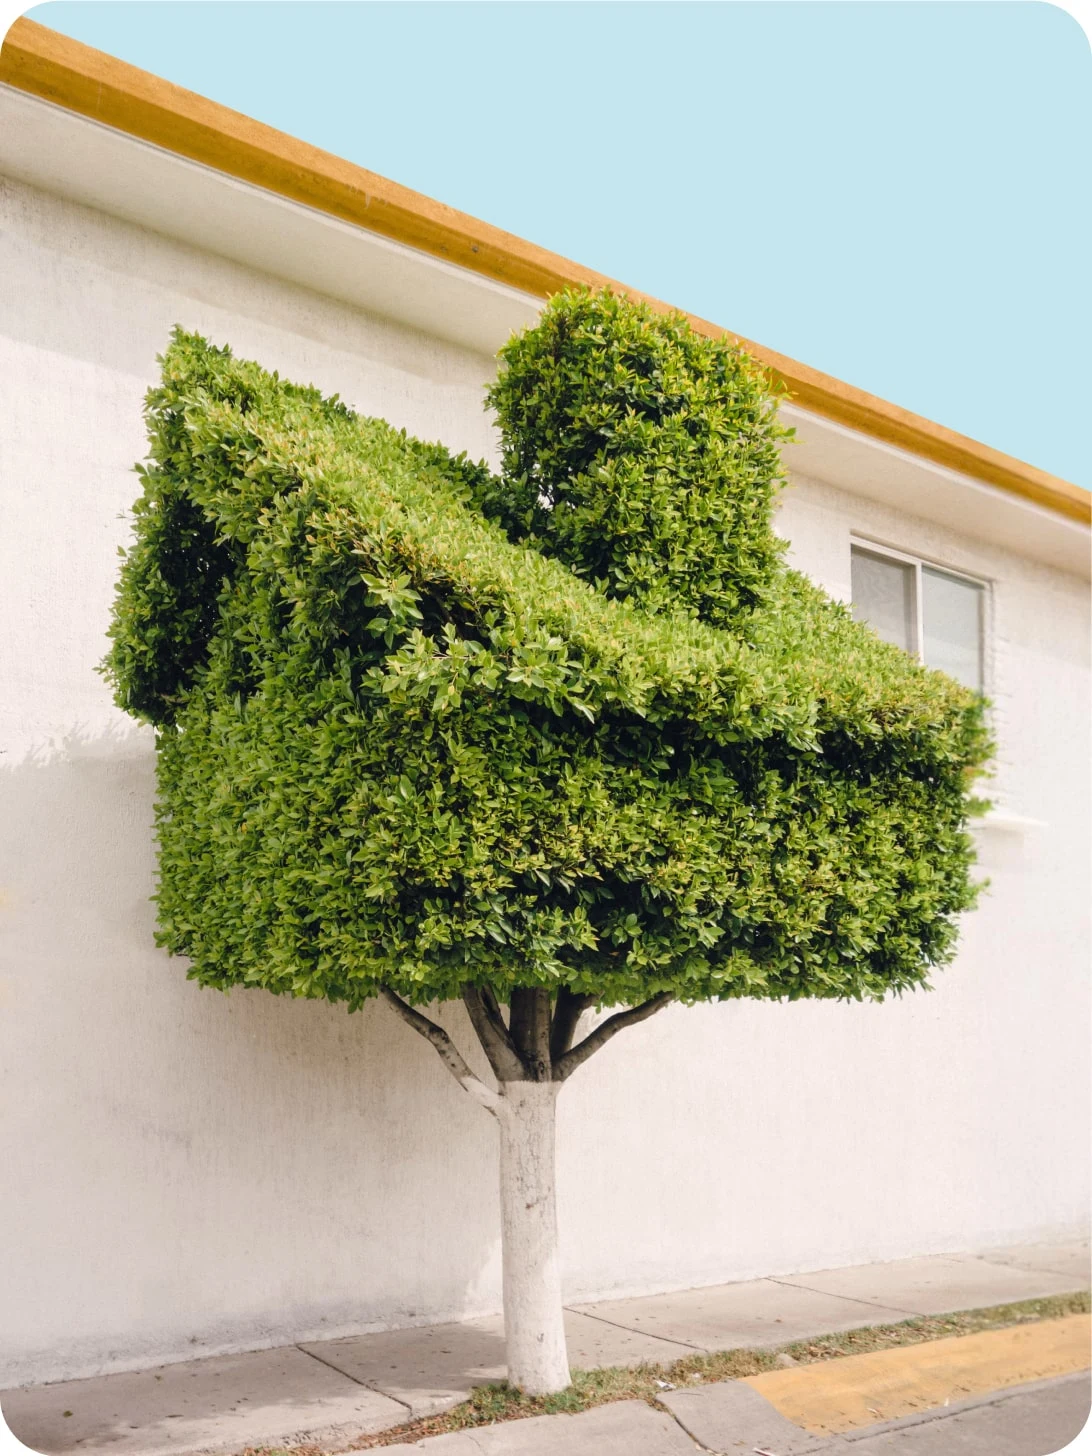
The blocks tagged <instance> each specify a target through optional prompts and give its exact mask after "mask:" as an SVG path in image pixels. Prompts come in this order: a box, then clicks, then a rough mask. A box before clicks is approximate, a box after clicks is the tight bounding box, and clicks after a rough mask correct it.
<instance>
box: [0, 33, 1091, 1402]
mask: <svg viewBox="0 0 1092 1456" xmlns="http://www.w3.org/2000/svg"><path fill="white" fill-rule="evenodd" d="M0 83H2V84H0V373H2V378H3V391H2V399H3V408H2V411H0V480H2V482H3V491H4V520H5V527H6V529H5V531H4V533H3V539H2V541H0V551H2V553H3V558H4V559H3V563H2V566H0V572H2V577H0V579H2V580H3V583H4V610H3V613H2V615H0V638H2V640H3V648H2V662H3V668H2V674H3V693H2V698H0V748H2V750H3V755H2V757H0V796H2V801H3V808H2V810H0V824H2V826H3V831H2V835H0V856H2V859H3V863H4V868H3V879H2V881H0V885H2V890H3V901H2V907H0V912H2V915H3V921H4V936H3V946H4V949H3V961H4V964H3V967H2V979H0V1006H2V1019H0V1064H2V1066H3V1069H4V1080H3V1106H4V1112H3V1118H2V1134H0V1137H2V1144H0V1146H2V1148H3V1158H4V1167H5V1169H6V1172H7V1176H6V1177H5V1178H4V1179H3V1184H2V1187H0V1208H2V1210H3V1212H2V1214H0V1222H2V1226H3V1228H4V1233H5V1246H6V1249H7V1250H8V1251H9V1252H8V1255H7V1256H6V1257H5V1259H4V1261H3V1266H2V1267H0V1312H2V1313H0V1386H7V1385H12V1384H17V1383H23V1382H36V1381H46V1380H54V1379H61V1378H68V1377H77V1376H82V1375H91V1374H96V1373H100V1372H105V1371H109V1370H121V1369H134V1368H140V1367H144V1366H148V1365H151V1364H155V1363H159V1362H161V1361H166V1360H172V1359H186V1358H192V1357H193V1356H194V1355H197V1354H202V1353H215V1352H222V1351H229V1350H244V1349H256V1348H260V1347H262V1346H266V1345H275V1344H282V1343H287V1342H291V1341H296V1340H302V1339H314V1338H318V1337H324V1336H334V1335H337V1334H341V1333H354V1332H359V1331H364V1330H371V1329H383V1328H391V1327H396V1326H400V1325H407V1324H413V1323H417V1322H431V1321H438V1320H444V1319H453V1318H459V1317H461V1316H470V1315H475V1314H482V1313H486V1312H491V1311H495V1310H496V1309H498V1308H499V1304H500V1262H499V1226H498V1212H497V1192H496V1148H495V1129H494V1128H493V1126H492V1124H491V1122H490V1119H489V1118H488V1117H486V1116H485V1115H484V1114H483V1112H482V1111H481V1109H480V1108H478V1107H477V1106H475V1105H474V1104H473V1103H472V1102H471V1101H470V1100H469V1099H468V1098H466V1097H465V1096H464V1095H463V1094H462V1093H461V1091H460V1090H459V1089H458V1088H457V1087H456V1086H455V1084H454V1082H453V1081H452V1079H451V1078H450V1077H449V1076H448V1074H447V1072H446V1071H445V1070H444V1068H443V1067H442V1066H441V1064H440V1063H439V1061H438V1059H437V1058H436V1057H435V1055H434V1053H433V1052H432V1051H431V1049H430V1048H429V1047H428V1046H427V1045H426V1044H425V1043H424V1042H423V1041H422V1040H421V1039H420V1038H418V1037H416V1036H415V1035H414V1034H413V1033H412V1032H411V1031H410V1030H409V1029H408V1028H406V1027H405V1026H404V1025H402V1023H401V1022H399V1021H398V1020H397V1019H396V1018H395V1017H394V1016H393V1015H392V1014H391V1013H390V1012H389V1011H388V1010H387V1009H386V1008H385V1007H383V1006H381V1005H378V1004H371V1005H369V1006H368V1007H367V1008H365V1010H364V1011H362V1012H361V1013H359V1014H356V1015H352V1016H350V1015H348V1014H347V1013H346V1012H345V1011H344V1009H343V1008H335V1007H330V1006H326V1005H323V1004H317V1003H310V1002H300V1003H294V1002H291V1001H286V1000H284V999H281V998H275V997H272V996H269V995H266V994H264V993H247V992H243V991H235V992H233V993H232V994H230V995H221V994H219V993H216V992H212V991H206V990H199V989H198V988H197V987H196V986H194V985H192V984H191V983H190V982H188V981H187V980H186V978H185V967H184V965H183V964H181V963H178V962H174V961H171V960H170V959H168V958H167V957H166V955H165V954H164V953H162V952H160V951H157V950H156V948H155V946H154V943H153V925H154V906H153V905H152V903H151V901H150V898H149V897H150V896H151V895H152V893H153V891H154V845H153V839H152V831H151V822H152V795H153V766H154V765H153V747H152V740H151V734H150V732H149V731H145V730H143V729H139V728H136V727H134V725H133V724H132V723H131V722H130V721H129V720H128V719H126V718H125V717H124V716H123V715H121V714H120V713H119V712H118V711H117V710H116V709H115V708H114V707H113V705H112V703H111V701H110V695H109V692H108V689H107V687H106V685H105V684H104V682H103V681H102V679H101V678H100V677H99V676H98V675H97V673H96V664H97V663H98V662H100V660H101V659H102V657H103V654H104V651H105V647H106V642H105V638H104V632H105V628H106V624H107V621H108V617H109V612H110V605H111V598H112V593H113V588H114V581H115V578H116V573H117V565H118V558H117V552H118V548H119V547H120V546H123V545H124V544H125V541H126V539H127V534H128V526H127V521H126V513H127V511H128V510H129V508H130V507H131V504H132V502H133V500H134V498H135V497H136V495H137V493H138V482H137V480H136V478H135V476H134V474H133V472H132V467H133V464H134V462H135V461H137V460H139V459H141V458H142V457H143V455H144V451H145V443H144V426H143V419H142V413H141V407H142V400H143V395H144V392H145V390H146V389H147V388H148V387H149V385H150V384H152V382H153V381H154V379H155V377H156V355H157V354H158V353H159V352H161V351H162V349H163V348H164V347H165V345H166V342H167V338H168V334H169V331H170V329H171V328H172V326H173V325H175V324H181V325H183V326H184V327H186V328H188V329H194V330H198V331H200V332H201V333H203V334H205V335H207V336H208V337H210V338H211V339H212V340H214V341H216V342H220V343H227V344H230V346H231V347H232V349H233V350H234V351H235V352H236V353H237V354H239V355H241V356H243V357H248V358H254V359H257V360H259V361H261V363H262V364H264V365H266V366H267V367H271V368H276V369H278V370H280V371H281V372H282V373H283V374H285V375H287V376H288V377H290V378H293V379H296V380H299V381H301V382H310V383H313V384H315V385H317V386H319V387H320V388H321V389H323V390H324V391H326V392H330V393H333V392H336V393H338V394H340V395H341V396H342V398H344V399H345V400H346V401H347V402H348V403H349V404H351V405H352V406H353V407H354V408H355V409H357V410H359V411H361V412H362V413H366V414H373V415H381V416H383V417H385V418H386V419H388V420H391V421H392V422H393V423H394V424H396V425H398V426H404V427H405V428H407V429H408V430H410V431H411V432H412V433H414V434H416V435H418V436H423V437H425V438H432V439H436V438H438V439H442V440H443V441H444V443H445V444H447V445H448V446H450V447H452V448H454V449H457V450H461V449H466V450H468V451H469V452H470V453H471V454H472V455H474V456H476V457H480V456H486V457H490V458H495V439H494V434H493V430H492V426H491V424H490V421H489V419H488V417H487V415H486V414H485V412H484V410H483V406H482V393H483V389H484V387H485V385H486V383H487V382H488V381H489V380H490V379H491V377H492V376H493V373H494V369H495V364H494V359H493V355H494V353H495V350H496V349H497V348H498V347H499V345H500V344H501V343H503V342H504V340H505V338H506V337H507V336H508V334H509V333H510V331H511V330H512V329H514V328H517V327H520V326H522V325H523V324H525V323H527V322H529V321H531V320H533V319H534V317H535V316H536V313H537V310H538V309H539V307H540V306H541V302H542V298H543V296H544V295H545V294H546V293H547V292H549V291H551V289H552V288H554V287H557V286H561V284H562V283H564V282H565V281H584V280H587V281H593V282H594V281H597V280H595V279H594V278H593V277H592V275H588V274H586V273H584V272H583V270H580V269H577V268H575V267H573V266H572V265H568V264H565V263H564V260H560V259H555V258H551V257H550V256H549V255H547V254H543V253H541V252H540V251H539V250H536V249H534V248H532V247H531V246H530V245H528V244H523V243H521V242H520V241H519V240H517V239H510V238H506V237H505V235H503V234H499V233H497V232H496V231H495V230H493V229H488V228H484V227H482V226H481V225H477V224H473V223H472V221H471V220H469V219H461V218H460V217H459V215H458V214H453V213H451V212H450V210H448V209H445V208H441V207H439V205H437V204H432V203H429V202H428V201H427V200H426V199H420V198H416V199H415V198H414V197H413V194H409V193H406V192H404V190H403V189H398V188H394V187H393V186H392V185H391V184H382V183H381V179H370V178H369V174H366V173H361V172H359V170H358V169H356V168H353V167H350V166H349V165H348V164H345V163H340V162H338V161H337V160H336V159H332V158H323V157H322V155H321V154H319V153H317V152H314V150H313V149H311V148H304V147H302V145H301V144H296V143H292V142H291V141H290V139H285V138H279V139H278V138H276V134H274V133H269V132H268V131H267V129H265V128H259V127H256V126H255V125H254V124H253V123H247V122H246V121H245V119H243V118H238V117H235V116H234V115H233V114H232V113H229V112H225V111H223V109H222V108H219V107H215V106H213V105H212V104H211V103H207V102H204V101H202V100H201V99H200V98H194V97H188V96H187V95H186V93H182V92H178V91H176V89H175V88H173V87H168V86H166V85H165V83H161V82H158V81H157V80H156V79H155V78H152V77H146V76H143V75H142V73H139V72H134V71H132V70H131V68H129V67H126V66H122V65H121V64H120V63H118V62H114V61H111V60H110V59H109V58H106V57H101V56H99V55H98V53H96V52H93V51H88V50H87V49H86V48H85V47H82V46H79V45H77V44H76V43H74V42H71V41H66V40H62V38H61V37H57V36H52V35H51V34H50V33H49V32H48V31H44V30H42V28H41V27H37V26H34V25H33V24H32V23H30V22H27V21H19V22H17V24H16V26H15V27H14V28H13V30H12V31H11V32H10V33H9V36H8V40H7V42H6V44H5V47H4V51H3V55H2V59H0ZM202 148H204V150H203V151H202ZM263 148H264V149H265V150H264V151H263ZM308 169H310V170H308ZM339 189H340V190H339ZM373 189H374V190H373ZM346 199H348V200H346ZM354 209H355V212H354ZM350 214H352V215H350ZM369 222H371V223H374V226H367V225H365V224H366V223H369ZM773 362H774V364H775V365H776V366H777V367H779V368H781V372H782V373H783V374H784V375H785V377H786V378H788V380H789V383H790V385H794V386H795V388H794V400H793V402H792V403H791V404H790V405H788V406H787V407H786V409H785V416H786V418H787V419H788V420H789V422H790V423H793V424H795V425H796V426H797V429H798V432H799V442H798V443H797V444H794V445H793V446H791V447H788V449H787V452H786V460H787V462H788V465H789V468H790V471H791V485H790V487H789V488H788V490H787V491H786V492H785V495H784V498H783V502H782V507H781V514H780V527H781V530H782V533H783V534H784V535H785V536H786V537H787V538H788V540H789V542H790V556H791V559H792V561H793V563H794V564H795V565H797V566H799V567H800V568H801V569H803V570H804V571H806V572H807V573H808V574H809V575H810V576H811V577H813V579H814V580H816V581H817V582H818V583H820V584H821V585H822V586H823V587H825V588H826V589H827V590H828V591H830V592H831V593H832V594H833V595H834V596H836V597H839V598H842V599H845V600H855V605H856V608H857V610H858V611H859V612H861V613H864V614H865V615H868V616H870V617H871V619H872V620H874V621H875V622H876V624H877V625H878V627H879V628H880V629H881V630H882V631H884V632H885V633H886V634H887V635H892V636H894V637H895V638H896V640H902V641H903V645H905V646H906V647H907V649H908V650H910V651H915V652H917V651H920V652H922V653H923V655H924V656H925V658H926V660H927V661H931V662H935V663H936V664H937V665H940V666H945V667H946V668H947V669H948V670H950V671H954V672H956V673H957V674H965V675H972V676H973V675H975V674H977V675H979V679H980V681H981V683H982V685H983V687H984V689H985V691H986V693H987V694H988V695H989V697H990V698H991V699H992V701H993V704H994V707H993V715H994V724H995V729H996V733H997V737H998V742H999V753H998V760H997V768H996V777H995V779H994V780H993V782H992V784H991V785H990V787H989V790H988V792H989V793H990V795H991V796H992V798H993V799H994V801H995V807H994V809H993V810H992V812H991V814H990V815H989V816H988V817H987V819H986V820H985V821H984V822H983V824H982V825H981V827H980V828H979V830H978V831H977V834H978V840H979V845H980V856H981V865H982V870H983V873H984V874H985V875H988V876H989V877H990V879H991V888H990V890H989V891H988V892H987V894H986V895H985V896H984V898H983V901H982V904H981V907H980V908H979V909H978V910H976V911H975V912H974V913H973V914H972V915H970V916H968V917H967V918H966V921H965V925H964V928H963V938H962V948H961V950H960V953H959V957H958V959H957V961H956V962H955V964H954V965H953V966H952V967H951V968H949V969H948V970H946V971H944V972H943V973H942V974H940V975H938V977H937V978H936V986H935V990H933V991H932V992H931V993H928V994H919V995H915V996H912V997H907V998H904V999H902V1000H900V1001H895V1002H893V1003H890V1004H885V1005H882V1006H859V1005H839V1004H808V1003H796V1004H793V1005H771V1004H765V1003H756V1004H748V1003H746V1002H736V1003H731V1004H725V1005H719V1006H707V1007H699V1008H694V1009H683V1008H672V1009H670V1010H669V1011H667V1012H665V1013H663V1014H662V1015H661V1016H659V1017H657V1018H655V1019H654V1020H652V1021H650V1022H648V1023H647V1024H644V1025H642V1026H639V1027H636V1028H633V1029H631V1030H630V1031H629V1032H627V1033H626V1035H625V1036H624V1037H621V1038H619V1039H618V1040H617V1041H616V1042H614V1043H613V1044H612V1045H611V1046H610V1048H609V1049H607V1050H606V1051H604V1052H603V1053H602V1054H601V1055H600V1056H599V1057H597V1058H595V1059H594V1061H592V1062H591V1063H589V1065H588V1066H587V1067H586V1068H584V1069H582V1070H581V1072H580V1073H579V1074H578V1075H577V1076H576V1077H574V1078H573V1080H572V1082H571V1083H569V1084H568V1085H567V1087H566V1089H565V1092H564V1095H563V1097H562V1098H561V1102H560V1144H559V1193H560V1217H561V1228H562V1243H563V1257H564V1278H565V1291H566V1296H567V1297H568V1298H570V1299H572V1300H581V1299H591V1298H594V1297H601V1296H609V1295H625V1294H639V1293H648V1292H653V1291H657V1290H666V1289H677V1288H685V1287H691V1286H696V1285H702V1284H711V1283H720V1282H724V1281H728V1280H732V1279H737V1278H748V1277H753V1276H758V1275H764V1274H789V1273H792V1272H793V1271H798V1270H804V1269H818V1268H823V1267H827V1266H834V1265H842V1264H849V1263H857V1262H865V1261H868V1260H873V1259H883V1258H888V1257H890V1258H895V1257H901V1256H908V1255H912V1254H919V1253H926V1252H943V1251H949V1250H950V1251H954V1250H968V1249H982V1248H987V1247H990V1246H992V1245H999V1244H1004V1243H1016V1242H1020V1241H1023V1240H1032V1239H1039V1238H1046V1237H1050V1236H1052V1235H1062V1234H1072V1233H1074V1232H1077V1231H1080V1230H1082V1229H1083V1228H1084V1227H1085V1226H1086V1223H1087V1214H1088V1193H1089V1189H1088V1172H1089V1168H1088V1146H1089V1118H1088V1105H1087V1085H1088V1044H1087V1040H1088V1039H1087V1026H1088V1009H1089V1008H1088V983H1087V974H1086V973H1087V944H1088V936H1087V912H1086V901H1087V894H1086V892H1087V883H1088V878H1087V876H1088V862H1089V855H1088V825H1087V804H1088V754H1087V745H1088V721H1089V711H1088V710H1089V681H1088V584H1087V580H1088V574H1089V571H1088V511H1087V499H1086V497H1085V493H1084V492H1080V491H1077V490H1076V488H1074V487H1067V486H1065V484H1064V483H1062V482H1057V481H1053V480H1052V479H1051V478H1050V477H1048V476H1045V475H1043V474H1042V473H1041V472H1038V471H1035V470H1032V469H1031V468H1030V467H1025V466H1021V465H1020V464H1019V463H1018V462H1013V461H1007V460H1006V459H1005V457H1003V456H1000V455H998V454H997V453H996V452H993V451H990V450H988V449H986V448H985V447H979V446H974V445H973V443H972V442H967V441H960V439H959V437H957V436H954V435H952V434H951V433H950V432H947V431H943V430H941V429H940V428H939V427H935V426H932V425H930V424H929V422H927V421H920V420H915V419H914V417H912V416H909V415H906V414H905V413H904V412H902V411H900V410H897V409H895V408H894V407H891V406H883V405H882V403H881V402H878V401H870V400H869V399H868V397H867V396H863V395H860V394H859V393H858V392H856V391H853V390H850V389H848V387H846V386H842V385H840V384H838V382H837V381H830V380H824V379H823V377H822V376H819V375H816V374H815V373H814V372H813V371H809V370H805V369H803V368H802V367H801V366H795V365H793V364H792V361H778V360H776V359H774V360H773ZM794 371H795V372H794ZM900 633H901V634H902V637H901V638H900V637H899V634H900ZM439 1014H440V1017H441V1019H442V1020H443V1021H444V1023H445V1024H446V1025H447V1026H448V1028H449V1029H450V1030H451V1031H452V1033H453V1035H454V1036H455V1037H456V1039H457V1040H458V1041H460V1043H461V1044H462V1045H463V1046H464V1047H471V1046H472V1045H473V1043H472V1042H471V1040H470V1038H469V1036H468V1035H466V1034H465V1032H466V1028H465V1027H464V1025H463V1022H462V1017H463V1013H462V1009H461V1007H455V1006H449V1007H445V1008H443V1010H442V1011H441V1012H440V1013H439ZM638 1052H639V1056H638V1055H637V1053H638Z"/></svg>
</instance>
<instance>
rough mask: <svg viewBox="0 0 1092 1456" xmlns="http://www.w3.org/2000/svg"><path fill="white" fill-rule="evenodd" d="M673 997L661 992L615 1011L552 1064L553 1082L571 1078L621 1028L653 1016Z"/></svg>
mask: <svg viewBox="0 0 1092 1456" xmlns="http://www.w3.org/2000/svg"><path fill="white" fill-rule="evenodd" d="M673 999H674V997H673V996H672V994H671V992H670V991H661V992H660V994H659V995H658V996H653V997H651V998H650V999H649V1000H648V1001H644V1002H642V1003H641V1005H640V1006H633V1007H631V1008H630V1010H628V1011H617V1012H615V1014H614V1015H613V1016H608V1017H607V1019H606V1021H604V1022H602V1023H601V1024H600V1025H599V1026H597V1027H596V1028H595V1030H594V1031H592V1032H589V1033H588V1035H587V1036H586V1037H585V1038H584V1040H583V1041H582V1042H580V1043H579V1045H578V1046H574V1047H573V1049H572V1051H569V1052H566V1053H565V1055H564V1056H563V1057H560V1058H559V1059H558V1060H557V1061H555V1062H554V1081H555V1082H564V1080H565V1078H566V1077H570V1076H572V1074H573V1072H575V1071H576V1069H577V1067H579V1066H581V1065H582V1064H583V1063H584V1062H586V1061H587V1060H588V1058H589V1057H590V1056H591V1055H592V1053H593V1052H597V1051H598V1050H599V1048H600V1047H601V1046H605V1045H606V1043H607V1042H608V1041H610V1039H611V1037H612V1036H617V1035H618V1033H619V1032H620V1031H622V1030H623V1028H625V1027H627V1026H633V1025H635V1024H636V1023H637V1022H638V1021H645V1020H647V1018H648V1017H650V1016H654V1015H655V1014H656V1012H657V1011H659V1010H661V1009H662V1008H663V1007H664V1006H666V1005H667V1004H668V1003H669V1002H670V1001H672V1000H673Z"/></svg>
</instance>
